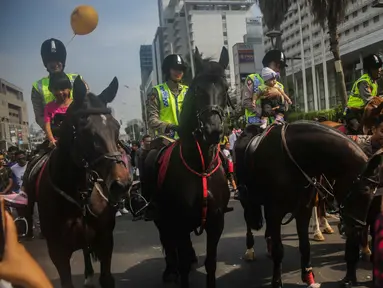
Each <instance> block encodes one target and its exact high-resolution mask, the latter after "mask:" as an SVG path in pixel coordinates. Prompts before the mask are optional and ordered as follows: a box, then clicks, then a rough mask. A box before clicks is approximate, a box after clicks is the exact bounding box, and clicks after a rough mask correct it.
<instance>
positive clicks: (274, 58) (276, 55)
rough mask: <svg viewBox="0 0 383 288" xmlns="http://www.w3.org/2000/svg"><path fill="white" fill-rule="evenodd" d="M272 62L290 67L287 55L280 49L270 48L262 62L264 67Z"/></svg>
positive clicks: (282, 66)
mask: <svg viewBox="0 0 383 288" xmlns="http://www.w3.org/2000/svg"><path fill="white" fill-rule="evenodd" d="M271 62H276V63H280V65H281V68H284V67H288V66H287V64H286V56H285V54H284V53H283V52H282V51H280V50H270V51H268V52H267V53H266V55H265V57H263V59H262V64H263V66H264V67H267V66H269V64H270V63H271Z"/></svg>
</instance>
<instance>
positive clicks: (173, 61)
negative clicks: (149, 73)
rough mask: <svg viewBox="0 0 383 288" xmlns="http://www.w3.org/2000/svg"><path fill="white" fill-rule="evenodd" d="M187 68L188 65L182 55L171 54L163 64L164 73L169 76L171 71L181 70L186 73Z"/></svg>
mask: <svg viewBox="0 0 383 288" xmlns="http://www.w3.org/2000/svg"><path fill="white" fill-rule="evenodd" d="M186 67H187V66H186V63H185V61H184V59H182V57H181V56H180V55H177V54H171V55H168V56H166V58H165V59H164V62H162V73H163V74H164V75H166V76H169V73H170V69H175V70H181V71H182V72H184V73H185V71H186Z"/></svg>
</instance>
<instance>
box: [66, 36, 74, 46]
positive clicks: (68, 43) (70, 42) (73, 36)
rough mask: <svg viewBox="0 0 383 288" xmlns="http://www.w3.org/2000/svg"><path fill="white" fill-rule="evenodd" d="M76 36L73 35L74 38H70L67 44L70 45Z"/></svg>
mask: <svg viewBox="0 0 383 288" xmlns="http://www.w3.org/2000/svg"><path fill="white" fill-rule="evenodd" d="M74 37H76V34H74V35H73V37H72V39H70V40H69V42H68V44H66V46H68V45H69V44H70V43H71V42H72V40H73V39H74Z"/></svg>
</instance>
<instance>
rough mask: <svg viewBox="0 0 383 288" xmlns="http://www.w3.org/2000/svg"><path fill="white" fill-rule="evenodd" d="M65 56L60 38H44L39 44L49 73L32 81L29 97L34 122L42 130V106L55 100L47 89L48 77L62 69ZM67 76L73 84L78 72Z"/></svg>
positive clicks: (43, 124)
mask: <svg viewBox="0 0 383 288" xmlns="http://www.w3.org/2000/svg"><path fill="white" fill-rule="evenodd" d="M66 56H67V53H66V49H65V46H64V44H63V43H62V42H61V41H60V40H57V39H54V38H51V39H48V40H45V41H44V42H43V44H42V45H41V58H42V60H43V63H44V66H45V68H46V69H47V71H48V73H49V75H48V76H46V77H43V78H41V79H40V80H38V81H36V82H34V83H33V85H32V92H31V98H32V106H33V111H34V113H35V119H36V123H37V124H38V125H39V126H40V127H41V129H43V130H44V126H45V123H44V107H45V105H46V104H48V103H49V102H52V101H54V100H55V97H54V95H53V94H52V92H51V91H49V79H50V76H51V75H52V73H54V72H61V71H64V68H65V63H66ZM67 76H68V78H69V80H70V81H71V82H72V84H73V82H74V80H75V79H76V77H77V76H78V74H67ZM87 87H88V86H87ZM71 96H72V95H71Z"/></svg>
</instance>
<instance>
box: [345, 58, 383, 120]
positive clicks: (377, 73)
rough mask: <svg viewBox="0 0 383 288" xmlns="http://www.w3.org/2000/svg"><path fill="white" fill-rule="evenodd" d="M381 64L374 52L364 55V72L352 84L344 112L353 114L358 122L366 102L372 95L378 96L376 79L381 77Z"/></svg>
mask: <svg viewBox="0 0 383 288" xmlns="http://www.w3.org/2000/svg"><path fill="white" fill-rule="evenodd" d="M382 64H383V62H382V59H381V58H380V57H379V56H378V55H376V54H371V55H368V56H367V57H365V58H364V59H363V69H364V72H365V73H364V74H363V75H362V76H361V77H360V78H359V79H358V80H356V82H355V83H354V85H353V86H352V89H351V93H350V96H349V98H348V102H347V108H346V111H345V114H353V115H355V117H356V118H357V119H358V121H359V122H360V120H361V118H362V116H363V112H364V107H365V106H366V104H367V103H368V102H369V101H370V100H371V99H372V98H373V97H376V96H378V83H377V82H376V81H377V80H378V79H379V78H380V77H381V74H382ZM355 117H354V118H355Z"/></svg>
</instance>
